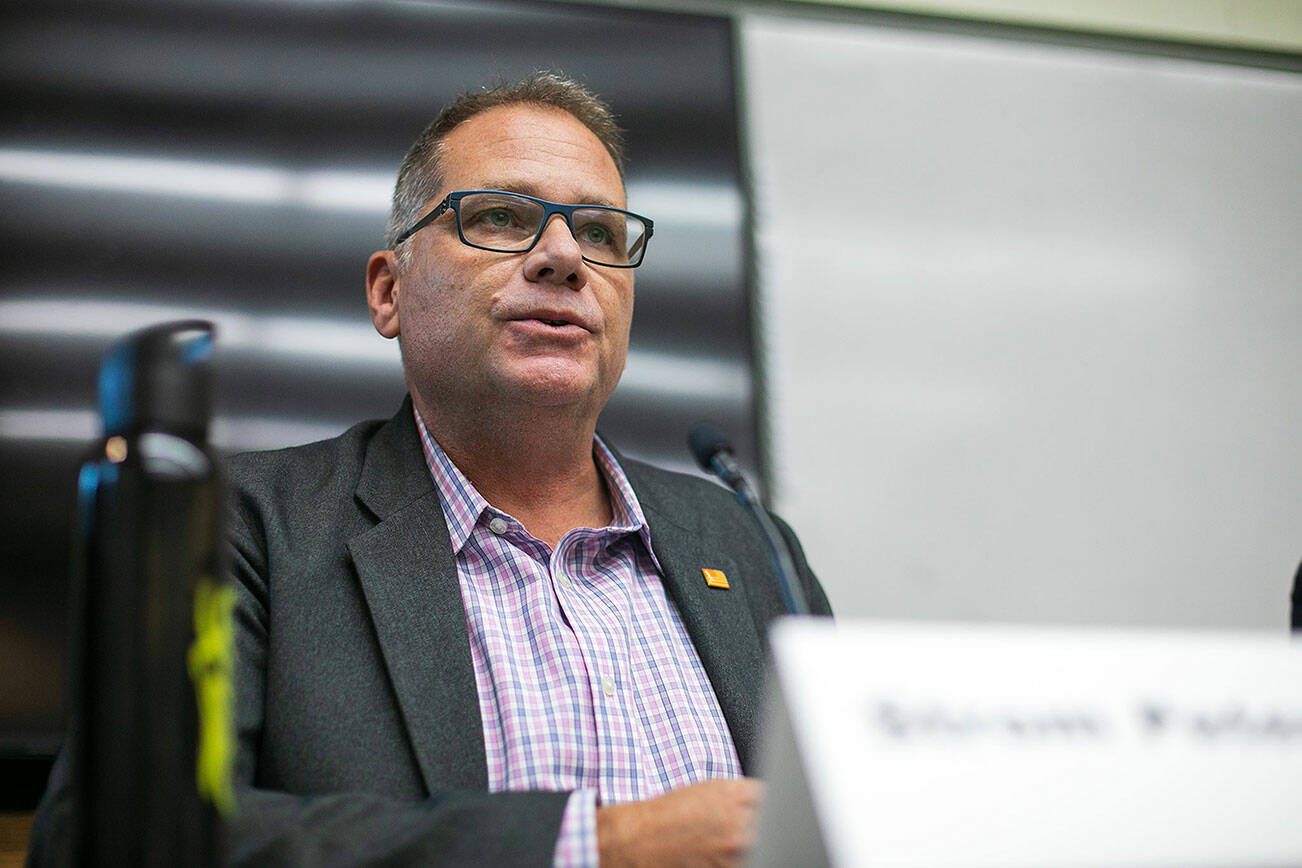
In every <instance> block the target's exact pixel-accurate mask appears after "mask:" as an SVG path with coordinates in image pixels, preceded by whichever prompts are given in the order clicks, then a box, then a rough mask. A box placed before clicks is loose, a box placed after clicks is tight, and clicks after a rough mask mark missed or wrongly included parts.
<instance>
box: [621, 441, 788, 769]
mask: <svg viewBox="0 0 1302 868" xmlns="http://www.w3.org/2000/svg"><path fill="white" fill-rule="evenodd" d="M630 463H631V462H628V461H626V460H623V459H621V461H620V465H621V467H623V468H624V470H625V473H626V475H628V477H629V482H630V484H632V486H633V489H634V491H635V492H636V494H637V498H638V503H639V504H641V506H642V511H643V513H644V514H645V515H646V519H647V524H648V526H649V527H650V529H651V548H652V549H653V550H654V551H655V556H656V559H657V560H658V561H659V562H660V566H661V568H662V569H663V570H664V582H665V590H666V591H667V592H668V593H669V595H670V597H671V598H672V599H673V601H674V604H675V605H677V607H678V612H679V614H680V615H681V616H682V619H683V625H684V626H685V627H686V628H687V633H688V635H689V636H690V637H691V639H692V644H693V645H695V646H696V653H697V655H698V656H699V657H700V659H701V664H702V666H704V668H705V673H706V675H707V676H708V677H709V679H710V684H711V686H713V688H714V695H715V696H716V697H717V698H718V700H719V708H720V709H721V710H722V711H723V716H724V719H725V720H726V721H727V722H728V729H729V730H730V731H731V733H732V741H733V744H734V745H735V746H736V748H737V756H738V758H739V759H740V760H741V765H742V769H743V770H744V771H746V772H747V773H750V774H753V773H754V770H753V768H752V762H753V761H754V759H755V752H756V750H757V749H758V734H759V719H758V702H757V697H759V696H761V695H762V692H763V687H764V649H763V646H762V643H761V641H760V635H759V631H758V630H757V629H756V627H755V621H754V618H753V617H752V616H751V613H750V607H749V605H748V604H747V599H746V591H745V585H746V581H747V578H748V577H747V575H746V570H745V568H744V565H741V564H738V563H737V562H735V561H733V560H732V559H731V558H729V557H727V556H726V555H723V554H721V552H723V551H724V550H725V549H726V548H727V547H728V540H724V539H711V538H709V537H702V535H701V531H700V529H699V528H687V527H683V526H682V525H681V524H680V523H679V521H680V520H681V519H680V518H679V517H681V516H690V515H693V514H695V510H699V508H700V505H699V504H689V503H682V502H681V498H680V497H678V496H677V494H676V493H675V492H673V491H672V490H671V489H669V488H668V487H666V486H663V485H660V484H657V483H656V482H655V481H653V480H651V479H650V478H649V477H648V476H647V475H646V474H643V473H640V472H638V469H637V468H636V467H633V468H632V469H630V467H629V465H630ZM702 567H707V568H711V569H717V570H722V571H723V572H724V573H726V574H727V576H728V579H729V582H730V584H731V587H730V588H729V589H727V590H723V589H719V588H711V587H709V586H707V585H706V583H705V577H704V576H703V575H702V573H701V568H702Z"/></svg>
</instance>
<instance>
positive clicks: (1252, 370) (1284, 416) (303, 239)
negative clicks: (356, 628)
mask: <svg viewBox="0 0 1302 868" xmlns="http://www.w3.org/2000/svg"><path fill="white" fill-rule="evenodd" d="M1300 52H1302V4H1299V3H1289V2H1238V3H1235V2H1211V0H1206V2H1195V0H1190V2H1187V3H1180V4H1169V3H1157V2H1153V3H1136V4H1116V3H1107V2H1046V3H1030V2H1011V0H1005V2H993V0H987V2H977V0H973V2H958V0H955V2H949V3H928V2H910V3H889V2H886V3H851V2H845V3H840V4H836V3H803V2H787V3H782V2H753V3H747V2H736V3H733V2H710V0H702V2H690V0H663V2H622V3H621V2H610V3H590V2H584V3H552V2H498V0H492V2H442V0H385V2H380V0H373V2H345V0H333V2H332V0H296V2H267V0H221V2H215V0H207V2H169V3H162V2H144V0H140V2H121V0H118V2H101V3H96V2H86V0H82V2H76V3H73V2H68V3H60V2H42V3H30V4H24V3H9V4H6V5H5V7H4V10H3V12H0V82H2V83H3V93H4V103H3V109H2V115H0V116H2V117H3V121H4V122H3V125H2V126H0V191H2V192H3V196H4V202H5V207H4V208H3V209H0V236H2V237H3V247H2V248H0V249H2V250H3V255H4V258H5V262H6V264H7V268H5V269H4V272H3V274H0V481H2V484H3V495H4V496H3V498H2V499H0V511H2V520H0V800H3V803H2V804H0V809H26V808H29V807H30V806H31V805H32V804H34V802H35V799H36V797H37V796H38V795H39V791H40V788H41V787H42V786H43V783H44V775H45V773H46V770H47V769H48V763H49V759H50V757H51V756H52V755H53V753H54V751H56V750H57V747H58V745H59V744H60V742H61V739H62V730H63V725H64V722H65V721H64V715H65V713H66V698H65V697H66V684H65V679H66V666H65V663H66V657H67V646H68V641H69V637H68V627H67V625H68V621H69V619H68V612H67V596H68V595H67V591H68V560H69V542H70V538H71V532H72V505H73V500H74V480H75V473H76V466H77V464H78V462H79V460H80V456H81V454H82V453H83V452H84V450H85V449H86V447H87V445H88V444H89V443H90V442H91V441H92V440H93V439H94V437H95V436H96V433H97V432H96V418H95V413H94V399H95V395H94V389H95V376H96V370H97V365H98V360H99V357H100V355H101V353H102V352H103V350H104V349H105V347H106V346H107V345H108V344H109V343H110V342H111V341H112V340H113V339H114V338H115V337H117V336H119V335H121V334H123V333H125V332H127V331H130V330H132V329H134V328H136V327H139V326H142V325H145V324H147V323H152V322H157V321H160V320H165V319H173V318H179V317H190V316H202V317H207V318H210V319H213V320H215V321H216V322H217V324H218V328H219V338H218V346H219V353H218V357H217V358H218V373H219V392H218V417H217V420H216V427H215V431H214V438H215V440H216V441H217V445H218V446H219V447H220V448H222V449H223V450H226V451H238V450H244V449H254V448H269V447H275V446H282V445H290V444H295V443H303V442H307V441H310V440H314V439H319V438H321V437H328V436H332V435H334V434H336V433H338V432H340V431H342V430H343V429H345V428H346V427H348V426H349V425H351V424H352V423H354V422H356V421H358V420H360V419H363V418H375V417H382V416H389V415H391V414H392V413H393V411H394V410H395V409H396V408H397V405H398V403H399V402H400V400H401V397H402V394H403V391H404V389H403V383H402V377H401V371H400V368H399V364H398V356H397V348H396V345H393V344H390V343H387V342H385V341H383V340H382V339H380V338H379V337H378V336H376V335H375V334H374V333H373V331H372V329H371V326H370V323H369V320H368V319H367V316H366V311H365V305H364V300H363V294H362V275H363V267H364V263H365V260H366V257H367V255H368V254H369V253H370V252H371V251H372V250H373V249H375V248H376V247H378V246H379V244H380V236H381V233H382V230H383V224H384V219H385V214H386V211H387V206H388V197H389V193H390V191H391V188H392V179H393V174H394V172H395V170H396V167H397V164H398V162H399V160H400V159H401V157H402V154H403V153H404V151H405V150H406V148H407V146H408V145H409V144H410V142H411V140H412V139H413V138H414V137H415V136H416V134H417V133H418V132H419V131H420V129H421V128H422V127H423V125H424V124H425V123H426V122H427V121H428V120H429V119H430V118H431V117H432V116H433V115H434V114H435V113H436V112H437V110H438V108H439V107H440V106H441V105H442V104H443V103H444V102H445V101H446V100H448V99H449V98H451V97H452V96H453V95H455V94H456V93H458V92H461V91H463V90H466V89H469V88H475V87H479V86H481V85H483V84H485V83H490V82H493V81H496V80H498V79H505V80H511V79H514V78H518V77H520V76H522V75H524V74H526V73H528V72H530V71H533V70H535V69H540V68H547V69H558V70H561V71H563V72H565V73H567V74H569V75H571V76H573V77H575V78H578V79H580V80H581V81H583V82H585V83H586V84H587V85H588V86H589V87H591V88H592V89H593V90H594V91H596V92H597V93H599V94H600V95H602V96H603V97H605V98H607V99H608V100H609V101H610V102H611V103H612V105H613V106H614V108H615V110H616V112H617V113H618V114H619V116H620V118H621V121H622V122H623V124H624V126H625V127H626V128H627V129H628V139H629V143H630V147H629V155H630V160H629V169H628V186H629V203H630V208H632V209H633V210H636V211H638V212H640V213H644V214H647V215H649V216H651V217H652V218H653V219H654V220H655V222H656V234H655V237H654V239H653V241H652V243H651V246H650V249H649V252H648V256H647V263H646V265H644V266H643V267H642V268H641V269H639V272H638V275H637V314H636V317H635V323H634V334H633V345H632V348H631V352H630V361H629V366H628V371H627V373H626V375H625V378H624V381H623V383H622V384H621V386H620V389H619V391H618V392H617V394H616V397H615V399H614V400H613V401H612V403H611V405H610V407H609V408H608V411H607V413H606V415H605V417H604V418H603V420H602V430H603V431H604V432H605V433H606V434H607V436H609V437H610V439H611V440H612V441H614V442H615V443H617V444H618V445H619V446H620V447H621V448H622V449H623V450H624V451H625V452H627V453H630V454H633V455H636V456H639V457H644V458H648V459H650V460H653V461H656V462H658V463H661V464H665V465H667V466H671V467H675V468H677V469H688V463H689V459H688V457H687V453H686V450H685V448H684V446H683V443H684V435H685V432H686V431H687V430H688V428H689V427H690V426H691V424H692V423H693V422H695V421H696V420H698V419H701V418H708V419H711V420H713V421H715V422H716V423H719V424H720V425H722V426H723V427H724V428H725V429H726V430H727V431H728V432H729V433H730V434H731V435H732V437H733V439H734V441H736V443H737V445H738V448H739V452H740V453H741V455H742V458H743V460H744V462H745V463H746V464H747V465H748V466H749V467H751V469H752V470H753V471H755V472H756V474H757V476H758V477H759V479H760V481H761V482H762V484H763V486H764V487H765V490H766V491H767V493H768V495H769V499H770V501H771V502H772V503H773V505H774V506H775V507H776V508H777V509H778V511H779V512H781V513H783V514H784V516H785V517H786V518H788V519H789V520H790V521H791V522H792V524H793V525H794V526H795V527H796V529H797V531H798V532H799V533H800V534H801V537H802V540H803V541H804V544H805V547H806V550H807V552H808V554H809V557H810V561H811V563H812V564H813V566H814V568H815V569H816V570H817V571H818V572H819V574H820V576H821V577H822V579H823V581H824V584H825V585H826V587H827V589H828V592H829V595H830V596H831V598H832V602H833V605H834V606H835V607H836V609H837V611H838V613H840V614H841V615H849V616H856V615H863V616H886V617H901V618H926V619H961V620H982V621H992V620H994V621H1000V620H1002V621H1045V622H1060V623H1093V624H1118V625H1120V624H1141V625H1151V626H1163V627H1179V628H1185V627H1218V628H1236V629H1242V628H1251V629H1268V630H1282V629H1284V626H1283V625H1284V624H1286V622H1287V606H1288V588H1289V583H1290V581H1291V576H1292V573H1293V570H1294V568H1295V567H1296V565H1297V562H1298V559H1299V558H1302V461H1300V460H1299V459H1298V450H1297V445H1296V443H1297V436H1296V435H1297V432H1298V430H1299V423H1302V349H1300V348H1299V342H1298V340H1297V335H1298V333H1299V331H1300V330H1302V285H1300V284H1302V279H1300V275H1302V244H1299V239H1302V172H1299V167H1300V166H1302V76H1300V75H1299V72H1302V54H1300Z"/></svg>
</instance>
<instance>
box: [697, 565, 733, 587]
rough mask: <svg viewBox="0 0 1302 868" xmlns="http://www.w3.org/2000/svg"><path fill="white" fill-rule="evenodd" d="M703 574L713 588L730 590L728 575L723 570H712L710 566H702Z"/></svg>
mask: <svg viewBox="0 0 1302 868" xmlns="http://www.w3.org/2000/svg"><path fill="white" fill-rule="evenodd" d="M701 575H703V576H705V583H706V584H707V585H709V586H710V587H711V588H723V589H724V590H725V591H726V590H728V577H727V576H725V575H724V574H723V570H712V569H709V568H708V567H701Z"/></svg>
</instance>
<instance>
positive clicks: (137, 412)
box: [73, 321, 234, 866]
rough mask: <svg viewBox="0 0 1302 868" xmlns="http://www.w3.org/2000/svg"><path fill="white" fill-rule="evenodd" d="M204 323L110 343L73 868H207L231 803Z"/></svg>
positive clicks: (90, 481)
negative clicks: (76, 865)
mask: <svg viewBox="0 0 1302 868" xmlns="http://www.w3.org/2000/svg"><path fill="white" fill-rule="evenodd" d="M212 344H213V327H212V325H211V324H210V323H207V322H202V321H186V322H173V323H164V324H162V325H158V326H154V327H151V328H147V329H144V330H142V331H139V332H136V333H134V334H132V335H130V336H128V337H126V338H125V339H123V340H122V341H120V342H119V343H117V344H115V345H114V346H113V347H112V348H110V350H109V352H108V354H107V355H106V356H105V358H104V362H103V366H102V368H101V370H100V383H99V386H100V412H101V415H102V417H103V424H104V438H103V440H102V441H101V442H100V443H99V445H98V447H97V449H96V450H95V452H94V454H93V455H92V456H91V458H90V459H89V460H88V461H87V462H86V463H85V464H84V465H83V466H82V470H81V476H80V480H79V487H80V492H79V494H80V497H79V510H80V515H79V525H80V528H79V529H80V541H79V549H80V550H79V552H78V554H77V561H78V563H77V567H78V569H77V570H76V573H77V576H76V588H77V603H78V616H77V617H78V622H79V623H78V627H79V630H78V636H79V644H78V648H77V651H76V658H77V659H76V673H77V674H76V688H75V689H76V719H75V724H74V730H73V738H74V739H75V740H76V743H75V750H74V752H73V757H74V770H73V785H74V787H75V793H76V797H75V805H76V807H75V820H74V833H73V834H74V836H75V839H74V840H75V852H76V853H77V858H78V861H79V862H80V863H81V864H97V865H168V866H172V865H215V864H220V863H221V862H223V861H224V856H225V853H224V841H223V836H222V828H223V826H222V817H223V815H229V813H230V812H231V811H232V810H233V809H234V804H233V797H232V793H231V763H232V761H233V756H234V743H233V738H234V729H233V720H232V715H233V705H234V695H233V686H232V681H231V676H232V668H233V667H232V663H233V661H232V655H233V653H234V648H233V637H232V633H231V612H232V608H233V605H234V593H233V591H232V590H231V588H230V587H229V585H228V584H227V583H226V582H225V581H224V579H223V575H224V572H223V569H222V562H221V545H220V542H221V538H220V526H221V517H222V511H223V499H222V498H223V494H222V484H221V475H220V470H219V463H218V461H217V459H216V457H215V454H214V453H213V452H212V451H211V449H210V448H209V447H208V428H209V421H210V417H211V395H212V373H211V370H210V364H209V356H210V355H211V351H212Z"/></svg>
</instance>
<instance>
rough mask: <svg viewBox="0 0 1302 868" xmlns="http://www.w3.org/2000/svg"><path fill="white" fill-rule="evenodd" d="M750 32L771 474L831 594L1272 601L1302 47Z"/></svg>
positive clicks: (1036, 603) (1161, 609)
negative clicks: (1297, 53) (1255, 60)
mask: <svg viewBox="0 0 1302 868" xmlns="http://www.w3.org/2000/svg"><path fill="white" fill-rule="evenodd" d="M743 33H744V39H743V41H742V49H743V53H744V61H745V63H744V69H745V73H746V82H747V87H748V94H749V99H748V101H747V111H748V114H749V119H750V120H749V125H748V136H749V140H750V142H751V147H752V152H753V153H752V157H753V161H754V166H755V197H756V198H755V202H756V215H757V217H756V225H757V230H758V239H757V243H758V245H759V261H758V269H757V274H758V275H759V289H760V300H761V303H762V307H761V322H762V323H763V332H762V335H761V337H762V338H763V340H764V342H765V344H766V345H767V348H768V350H769V352H768V353H767V354H766V356H765V360H766V364H767V366H768V370H767V380H768V384H769V388H770V408H771V411H772V412H771V417H770V424H771V425H772V431H773V460H774V464H773V468H772V473H773V482H774V486H775V490H776V495H777V504H778V506H779V508H780V509H781V510H783V511H784V512H785V513H786V516H787V517H788V518H789V519H791V521H792V523H793V524H794V525H795V526H796V528H797V530H799V531H800V533H801V535H802V538H803V540H804V542H805V545H806V548H807V549H808V550H809V552H810V560H811V562H812V564H813V566H814V568H815V569H816V570H818V571H819V573H820V575H821V577H822V579H823V581H824V584H825V585H826V586H827V589H828V592H829V594H830V596H831V597H832V601H833V605H834V606H835V607H836V608H837V610H838V611H839V612H840V613H842V614H855V615H873V616H886V617H896V616H900V617H921V618H957V619H974V620H1008V621H1049V622H1088V623H1100V624H1153V625H1177V626H1194V625H1198V626H1204V625H1205V626H1214V627H1263V628H1271V629H1276V630H1278V629H1282V628H1283V627H1284V625H1285V624H1286V623H1287V611H1288V590H1289V587H1290V585H1291V582H1292V576H1293V572H1294V570H1295V568H1296V567H1297V563H1298V560H1299V558H1302V456H1300V455H1299V449H1298V434H1299V428H1300V423H1302V345H1300V344H1299V340H1298V335H1299V332H1300V331H1302V285H1300V283H1302V171H1300V169H1302V76H1299V75H1297V74H1295V73H1289V72H1281V71H1271V70H1265V69H1254V68H1248V67H1240V66H1234V65H1227V64H1217V63H1207V62H1199V61H1195V60H1181V59H1174V58H1163V57H1157V56H1145V55H1141V54H1135V53H1128V52H1126V51H1122V50H1111V49H1107V48H1090V47H1066V46H1061V45H1052V44H1035V43H1031V42H1021V41H1016V40H1015V39H1012V38H1010V39H995V38H988V37H985V36H976V35H964V34H961V33H941V32H930V33H929V32H922V31H917V30H909V29H904V28H898V29H896V28H892V29H882V28H877V27H873V26H869V24H868V23H866V22H865V23H862V24H857V23H855V22H854V21H853V20H851V19H850V18H849V17H848V16H847V17H846V18H844V19H842V20H840V21H838V22H824V21H814V20H802V19H800V18H798V17H797V16H791V15H758V14H757V15H751V16H748V17H747V19H746V21H745V27H744V29H743ZM1013 35H1014V36H1015V33H1014V34H1013Z"/></svg>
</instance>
